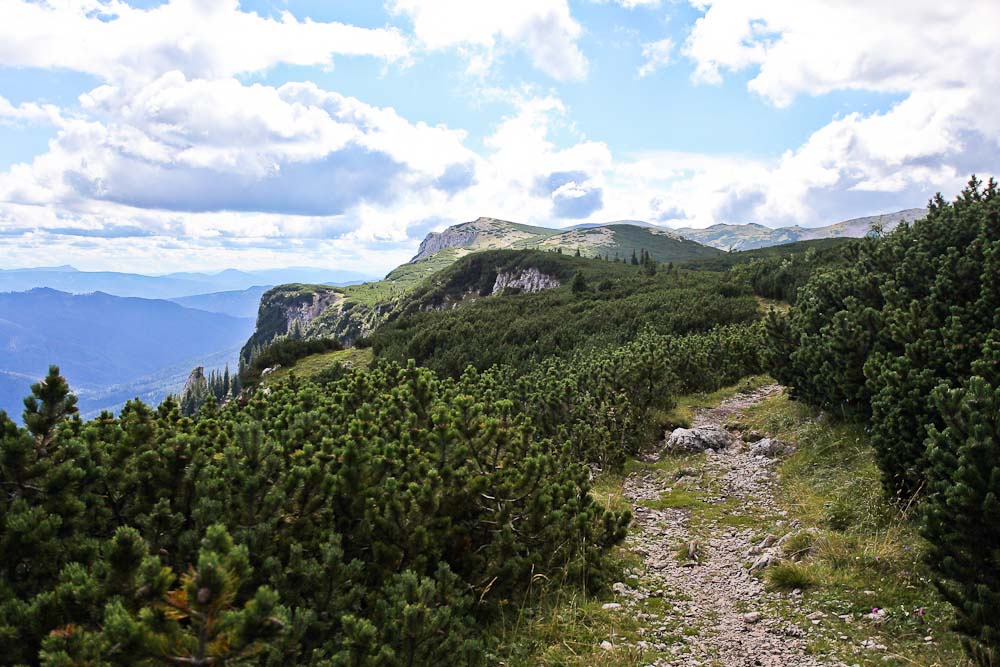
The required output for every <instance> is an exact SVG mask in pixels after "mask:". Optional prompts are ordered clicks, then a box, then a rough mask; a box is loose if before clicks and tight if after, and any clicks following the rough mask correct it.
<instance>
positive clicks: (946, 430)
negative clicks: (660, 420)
mask: <svg viewBox="0 0 1000 667" xmlns="http://www.w3.org/2000/svg"><path fill="white" fill-rule="evenodd" d="M981 185H982V184H981V182H979V181H978V180H976V179H975V178H974V177H973V179H972V180H971V181H970V183H969V185H968V187H967V188H966V189H965V190H963V191H962V193H961V194H960V195H959V197H958V198H957V199H956V200H955V202H954V203H951V204H949V203H947V202H945V201H944V200H943V198H941V196H940V195H938V196H937V197H936V198H935V199H934V200H933V201H932V202H931V204H930V212H929V214H928V216H927V218H926V219H924V220H920V221H917V222H915V223H914V224H913V225H912V226H906V225H904V226H901V227H899V228H898V229H897V230H895V231H894V232H893V233H891V234H889V235H887V236H885V237H881V238H869V239H866V240H864V241H863V242H862V244H861V247H860V252H859V253H858V258H857V261H856V262H855V264H853V265H851V266H848V267H845V268H840V269H836V270H831V271H826V272H821V273H818V274H816V275H814V276H813V278H812V279H811V280H810V281H809V282H808V283H807V285H806V286H805V287H803V288H802V290H801V291H800V293H799V296H798V300H797V302H796V304H795V306H794V308H793V309H792V311H791V314H790V316H789V318H788V319H787V320H781V319H780V318H778V317H777V316H776V315H773V314H772V316H771V317H770V318H769V320H768V325H767V326H768V331H769V344H768V351H767V354H766V357H767V362H768V365H769V366H770V368H771V372H772V373H773V374H774V375H775V376H776V377H777V378H779V379H780V380H782V381H783V382H786V383H788V384H791V385H792V386H793V388H794V391H795V394H796V395H797V396H798V397H800V398H803V399H805V400H807V401H809V402H811V403H814V404H817V405H820V406H822V407H825V408H828V409H832V410H835V411H837V412H839V413H842V414H846V415H848V416H859V417H870V420H871V435H872V443H873V445H874V448H875V451H876V457H877V460H878V464H879V467H880V468H881V471H882V477H883V482H884V486H885V488H886V490H887V492H888V493H889V495H890V496H895V497H898V498H899V499H901V500H903V501H907V502H909V501H912V500H913V499H918V500H920V499H923V509H924V511H925V512H926V522H925V534H926V535H927V537H928V538H929V539H930V541H931V542H932V545H933V546H932V550H931V555H930V560H929V564H930V567H931V569H932V570H933V571H934V573H935V575H936V577H937V583H938V585H939V587H940V589H941V590H942V593H943V594H944V596H945V597H946V598H947V599H948V600H949V601H950V602H951V603H952V604H953V605H954V607H955V609H956V613H957V615H958V629H959V631H960V632H962V633H963V634H964V635H965V637H966V645H967V648H968V650H969V653H970V655H971V656H972V657H973V658H974V659H975V660H977V661H978V662H979V664H982V665H992V664H996V661H997V658H998V651H1000V624H998V623H997V621H996V618H997V613H998V612H1000V580H998V579H997V577H996V574H995V573H996V572H997V565H998V562H997V555H996V554H997V553H998V550H1000V533H998V532H997V521H996V517H997V509H998V507H997V504H996V503H997V501H996V498H997V492H998V491H1000V482H998V480H1000V468H998V467H997V460H998V451H1000V450H998V447H1000V442H998V437H1000V430H998V429H997V421H996V420H997V414H998V408H1000V401H998V400H997V397H996V394H995V390H996V387H997V386H998V384H1000V372H998V370H997V369H998V368H1000V353H998V346H1000V191H998V188H997V185H996V183H995V182H994V181H992V180H991V181H990V182H989V184H988V185H987V186H986V187H985V188H982V187H981Z"/></svg>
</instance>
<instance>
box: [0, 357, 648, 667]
mask: <svg viewBox="0 0 1000 667" xmlns="http://www.w3.org/2000/svg"><path fill="white" fill-rule="evenodd" d="M506 380H507V378H506V377H505V376H504V375H503V373H500V372H488V373H483V374H480V373H476V372H472V371H470V372H468V373H466V374H464V375H463V376H462V377H461V378H458V379H455V380H451V379H445V380H442V379H439V378H438V377H437V376H435V375H434V373H432V372H431V371H428V370H425V369H419V368H416V367H414V366H410V367H401V366H395V365H387V366H384V367H382V368H380V369H377V370H373V371H354V372H351V373H348V374H346V375H344V376H343V377H341V378H340V379H335V380H333V381H332V382H329V383H328V384H326V385H325V386H323V387H320V386H318V385H315V384H311V383H302V382H291V381H290V382H287V383H282V384H279V385H276V386H274V387H271V388H270V390H269V392H267V393H266V394H265V393H264V392H257V393H256V394H254V395H253V396H252V397H251V398H250V400H249V401H248V402H247V404H246V405H245V406H240V405H238V404H236V403H235V402H231V403H230V404H227V405H226V406H225V407H223V408H221V409H218V410H213V411H208V412H206V411H204V410H203V411H202V412H200V413H199V416H198V417H197V418H196V419H189V418H185V417H182V416H181V415H180V411H179V409H178V406H177V404H176V403H171V402H167V403H164V404H163V405H162V406H161V407H160V408H159V409H158V410H156V411H152V410H150V409H149V408H147V407H145V406H144V405H142V404H141V403H137V402H136V403H130V404H129V405H128V406H127V407H126V408H125V410H123V411H122V414H121V415H120V416H119V417H118V418H114V417H112V416H111V415H109V414H105V415H102V416H101V417H100V418H98V419H96V420H94V421H91V422H87V423H85V424H84V423H81V422H79V421H70V422H66V421H64V422H62V423H60V424H59V425H57V427H56V428H55V430H54V434H55V435H54V436H53V437H52V438H51V441H50V446H49V447H48V449H47V450H46V451H44V452H43V451H40V450H38V449H36V448H35V447H34V444H33V437H32V434H31V433H30V432H28V431H27V430H25V429H20V428H17V427H16V426H15V425H14V424H13V423H12V422H11V421H10V420H9V419H7V418H6V417H4V418H3V420H2V421H0V438H2V440H0V488H2V489H3V495H2V496H0V575H2V576H0V640H2V642H3V644H4V646H5V652H4V653H3V655H0V664H11V665H14V664H41V663H43V662H44V663H45V664H50V665H68V664H94V665H97V664H100V665H118V664H145V662H148V663H149V664H154V663H157V662H158V661H159V662H173V663H174V664H176V662H177V661H175V660H172V658H176V657H182V656H186V657H188V658H197V660H201V661H202V662H188V663H187V664H210V663H209V662H208V658H210V657H213V656H214V657H215V658H219V659H218V660H216V661H215V662H214V663H211V664H235V663H237V662H241V661H251V662H253V664H258V665H286V664H329V665H334V664H371V665H375V664H378V665H410V664H424V665H430V664H435V665H437V664H441V665H448V664H455V665H458V664H461V665H467V664H476V662H477V660H478V656H479V655H480V651H481V645H480V643H479V641H478V639H477V633H476V630H475V628H476V625H475V623H478V622H479V621H481V620H483V619H488V618H490V617H491V616H492V615H493V614H495V613H496V611H497V610H498V609H499V608H500V607H501V606H503V605H504V604H507V601H509V600H512V599H520V596H521V595H522V592H523V591H524V590H525V589H526V588H527V587H528V586H529V585H530V582H531V581H532V579H533V578H534V577H536V576H545V577H549V578H551V579H553V580H560V581H567V582H576V583H578V584H581V585H586V586H587V587H588V588H593V587H597V586H599V585H600V584H601V583H602V580H603V577H604V564H603V563H604V554H605V553H606V552H607V550H608V549H609V548H610V547H611V546H613V545H614V544H616V543H617V542H618V541H620V540H621V539H622V538H623V537H624V534H625V528H626V525H627V523H628V521H629V516H628V514H627V513H623V514H617V513H610V512H607V511H605V510H603V509H602V508H601V507H600V506H598V505H597V504H596V503H595V502H594V501H593V499H592V498H591V496H590V494H589V492H588V489H589V487H588V485H589V483H588V478H589V471H588V469H587V468H586V466H585V465H583V464H582V463H581V462H580V460H579V459H578V458H576V456H575V455H574V447H573V446H572V444H571V442H569V441H564V440H557V439H554V438H552V437H548V436H546V435H545V434H544V430H543V429H542V428H540V427H539V426H536V425H535V424H534V423H533V420H532V419H531V418H530V417H529V416H527V414H526V410H525V408H526V406H527V405H528V403H529V402H533V401H535V400H537V398H538V396H537V395H535V394H531V393H522V392H526V391H527V390H528V388H530V387H534V388H535V389H541V388H540V387H539V386H538V385H537V384H535V385H527V384H519V385H517V387H516V388H513V389H512V388H511V387H510V386H509V385H508V384H507V381H506ZM554 399H555V397H553V400H552V401H550V403H549V408H548V409H549V413H548V414H549V415H550V416H551V417H552V418H553V419H555V418H556V416H557V415H558V414H560V413H558V412H557V409H556V407H554V406H555V405H556V403H555V400H554ZM562 414H565V413H562ZM579 414H582V413H579ZM591 424H592V428H593V429H594V430H595V431H596V430H599V428H600V426H601V422H600V420H599V419H598V418H596V417H595V418H593V419H591ZM584 427H585V425H575V426H574V428H578V429H584ZM581 432H585V431H584V430H581ZM563 435H565V434H563ZM217 524H221V526H222V527H215V526H216V525H217ZM228 535H231V536H232V538H233V540H232V542H230V541H229V538H228ZM236 544H238V545H239V546H235V545H236ZM172 572H186V573H187V574H185V575H184V576H182V578H181V580H180V582H179V584H178V585H176V586H175V584H174V580H175V578H174V577H173V575H172V574H171V573H172ZM272 591H274V592H272ZM279 598H280V604H281V605H283V607H279V606H278V605H279ZM195 638H197V641H195ZM222 658H224V660H223V659H222Z"/></svg>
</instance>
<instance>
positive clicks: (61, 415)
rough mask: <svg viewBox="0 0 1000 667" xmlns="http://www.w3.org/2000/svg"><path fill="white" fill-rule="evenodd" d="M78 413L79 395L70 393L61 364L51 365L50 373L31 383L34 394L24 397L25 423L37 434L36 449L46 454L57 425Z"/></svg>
mask: <svg viewBox="0 0 1000 667" xmlns="http://www.w3.org/2000/svg"><path fill="white" fill-rule="evenodd" d="M77 412H78V410H77V407H76V396H74V395H72V394H70V393H69V384H67V382H66V380H65V378H63V377H62V376H61V375H59V367H58V366H49V374H48V376H46V377H45V379H44V380H42V381H40V382H37V383H36V384H33V385H31V395H30V396H28V397H27V398H25V399H24V413H23V417H24V424H25V426H27V427H28V431H29V432H30V433H31V435H33V436H34V437H35V448H36V449H38V450H39V451H40V452H42V453H43V454H44V452H45V450H46V448H47V447H48V446H49V443H50V442H51V441H52V437H53V436H54V435H55V428H56V425H58V424H59V422H60V421H62V420H63V419H65V418H66V417H68V416H70V415H73V414H76V413H77Z"/></svg>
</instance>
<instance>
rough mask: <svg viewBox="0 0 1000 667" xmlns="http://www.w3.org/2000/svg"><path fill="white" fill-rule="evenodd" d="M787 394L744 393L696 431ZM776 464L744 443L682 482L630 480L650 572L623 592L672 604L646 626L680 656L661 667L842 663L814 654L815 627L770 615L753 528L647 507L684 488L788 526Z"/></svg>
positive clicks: (633, 542) (639, 545)
mask: <svg viewBox="0 0 1000 667" xmlns="http://www.w3.org/2000/svg"><path fill="white" fill-rule="evenodd" d="M781 390H782V389H781V387H780V386H778V385H772V386H767V387H763V388H761V389H757V390H755V391H751V392H747V393H744V394H739V395H737V396H734V397H732V398H730V399H728V400H725V401H723V402H722V403H721V404H720V405H719V406H717V407H715V408H711V409H706V410H701V411H699V412H698V413H697V415H696V417H695V420H694V424H693V426H694V427H703V426H724V425H725V424H726V422H727V421H728V420H729V419H730V418H731V417H732V416H734V415H735V414H737V413H739V412H741V411H743V410H745V409H746V408H747V407H749V406H751V405H754V404H756V403H759V402H761V401H762V400H764V399H765V398H767V397H769V396H773V395H775V394H778V393H780V392H781ZM773 464H774V461H773V460H771V459H767V458H764V457H759V456H754V455H753V454H751V453H750V452H749V451H748V450H747V448H746V447H745V446H743V445H742V444H739V445H736V446H734V447H731V448H729V449H726V450H723V451H722V452H719V453H713V452H711V451H709V452H708V453H707V460H706V461H705V463H704V464H701V463H699V464H698V467H697V469H696V470H692V471H690V473H689V475H687V476H686V477H685V476H682V477H681V479H679V480H674V479H671V478H667V477H665V476H664V475H663V474H662V473H660V471H648V472H641V473H635V474H633V475H632V476H630V477H629V478H627V479H626V481H625V485H624V492H625V495H626V497H627V498H629V499H630V500H631V502H632V505H633V512H634V514H635V531H634V532H633V534H632V536H631V537H630V538H629V540H630V547H631V548H632V550H633V551H634V552H636V553H637V554H640V555H641V556H642V558H643V561H644V563H643V565H644V572H642V573H641V574H640V578H639V584H637V588H631V587H628V586H625V585H624V584H616V591H617V593H618V595H619V596H622V597H624V598H629V597H632V598H633V599H644V598H649V597H660V596H662V597H663V598H664V601H665V602H666V603H667V604H665V605H664V607H665V608H666V609H665V611H664V612H663V613H661V614H655V615H650V616H651V617H650V618H648V619H646V620H647V622H648V628H646V629H644V631H643V634H644V636H645V637H646V638H648V640H649V643H650V644H652V645H653V646H657V648H658V649H660V650H661V651H662V649H663V648H667V649H668V650H667V651H666V653H667V654H669V655H672V656H673V657H670V658H661V659H659V660H657V661H656V662H655V663H652V665H653V667H667V666H675V667H677V666H679V667H695V666H702V667H708V666H724V667H756V666H761V667H791V666H801V667H820V666H821V665H822V666H826V667H831V666H832V665H834V664H836V663H828V662H822V661H821V660H820V659H819V658H817V657H815V656H810V655H807V654H806V652H805V643H806V642H805V639H804V637H805V635H806V634H807V633H808V621H807V625H806V627H799V626H796V625H793V624H790V623H788V622H787V621H785V620H782V619H777V618H769V617H768V615H767V612H766V609H765V608H764V607H765V605H763V604H761V602H762V599H763V598H764V597H765V596H767V595H771V594H770V593H767V592H766V591H765V590H764V587H763V584H762V582H761V581H759V580H758V579H757V578H756V577H754V576H751V575H750V574H749V572H748V568H747V563H748V562H752V561H753V560H754V558H755V557H756V554H757V553H759V545H755V544H754V543H753V539H754V537H755V535H754V531H753V530H751V529H749V528H743V527H733V526H732V524H731V523H730V524H729V525H727V522H718V521H716V522H712V521H709V522H707V523H699V525H697V526H692V525H690V524H691V510H689V509H663V510H658V509H651V508H649V507H646V506H645V505H644V504H642V502H643V501H647V502H648V501H651V500H656V499H659V498H660V497H661V494H663V493H665V492H669V491H671V489H672V488H678V487H679V488H682V489H687V490H690V491H692V492H697V493H699V494H705V493H707V494H708V495H707V498H708V500H709V501H710V502H712V503H717V502H718V503H722V502H725V503H727V507H732V508H734V511H736V512H737V513H738V514H745V515H750V516H774V517H777V520H778V523H779V524H783V523H784V522H783V521H782V519H781V517H782V516H784V515H783V512H782V511H781V509H780V507H779V506H778V505H777V503H776V502H775V501H774V496H773V471H772V468H773ZM699 497H702V498H705V497H706V496H703V495H702V496H699ZM786 528H787V529H791V527H790V526H787V527H786ZM779 536H780V534H779ZM758 539H759V536H758ZM771 539H773V538H771ZM692 541H693V542H696V544H695V546H694V549H695V551H696V553H697V555H698V558H699V560H700V563H698V564H695V563H693V562H690V561H689V562H688V563H683V562H681V561H680V560H679V558H678V556H677V550H678V548H679V547H680V546H681V545H684V544H690V543H691V542H692ZM793 595H794V594H793ZM758 609H759V611H758ZM661 655H663V653H662V652H661Z"/></svg>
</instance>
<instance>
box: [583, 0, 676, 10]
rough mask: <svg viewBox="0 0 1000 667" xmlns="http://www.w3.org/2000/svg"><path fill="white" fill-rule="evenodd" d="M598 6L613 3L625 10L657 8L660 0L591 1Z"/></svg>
mask: <svg viewBox="0 0 1000 667" xmlns="http://www.w3.org/2000/svg"><path fill="white" fill-rule="evenodd" d="M591 1H592V2H596V3H598V4H606V3H608V2H613V3H614V4H616V5H618V6H620V7H624V8H625V9H635V8H637V7H648V8H652V7H659V6H660V0H591Z"/></svg>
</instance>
